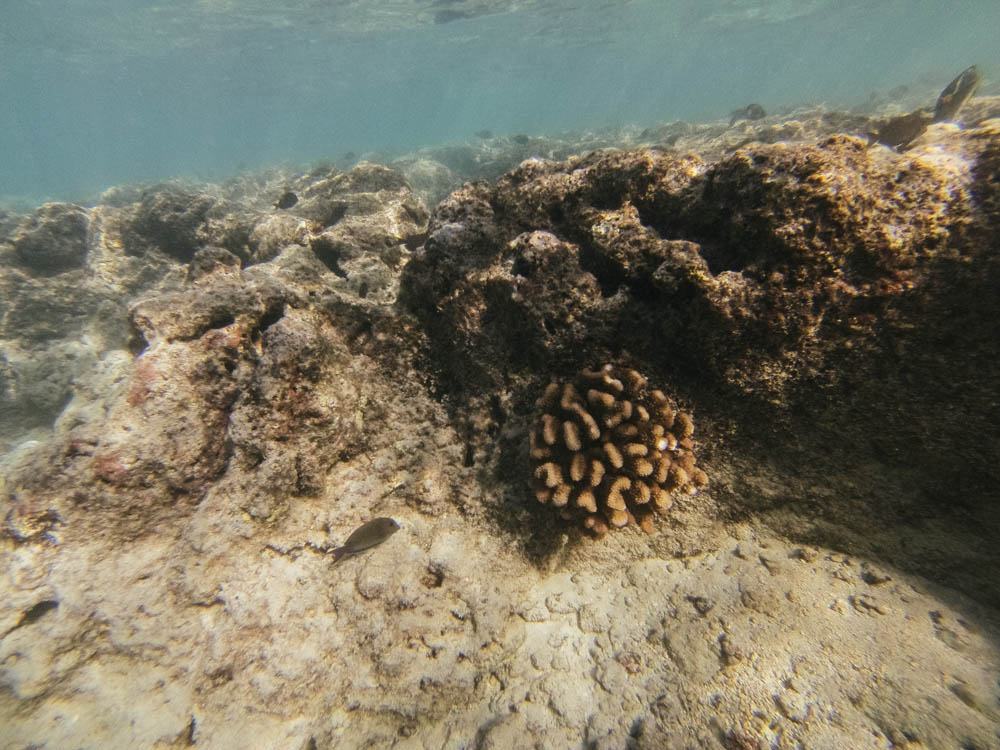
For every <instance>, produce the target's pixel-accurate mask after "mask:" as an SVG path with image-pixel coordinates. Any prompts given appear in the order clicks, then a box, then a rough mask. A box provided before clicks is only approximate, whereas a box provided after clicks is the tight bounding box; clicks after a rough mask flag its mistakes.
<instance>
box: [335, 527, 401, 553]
mask: <svg viewBox="0 0 1000 750" xmlns="http://www.w3.org/2000/svg"><path fill="white" fill-rule="evenodd" d="M397 531H399V524H398V523H396V522H395V521H394V520H393V519H391V518H373V519H372V520H371V521H369V522H368V523H365V524H362V525H361V526H359V527H358V528H357V529H355V530H354V531H353V532H352V533H351V535H350V536H349V537H347V541H346V542H344V544H343V546H342V547H337V548H335V549H332V550H330V554H331V555H333V561H334V562H339V561H340V559H341V558H343V557H350V556H351V555H356V554H357V553H358V552H361V551H362V550H366V549H368V548H369V547H374V546H375V545H376V544H381V543H382V542H384V541H385V540H386V539H388V538H389V537H391V536H392V535H393V534H395V533H396V532H397Z"/></svg>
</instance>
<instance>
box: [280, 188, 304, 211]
mask: <svg viewBox="0 0 1000 750" xmlns="http://www.w3.org/2000/svg"><path fill="white" fill-rule="evenodd" d="M298 202H299V196H297V195H296V194H295V193H293V192H292V191H291V190H286V191H285V192H283V193H282V194H281V197H280V198H278V200H277V201H275V204H274V207H275V208H291V207H292V206H294V205H295V204H296V203H298Z"/></svg>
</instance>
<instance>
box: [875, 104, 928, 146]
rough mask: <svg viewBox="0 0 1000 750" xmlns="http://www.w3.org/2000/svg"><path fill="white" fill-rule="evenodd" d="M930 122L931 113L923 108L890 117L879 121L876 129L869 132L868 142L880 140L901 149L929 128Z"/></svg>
mask: <svg viewBox="0 0 1000 750" xmlns="http://www.w3.org/2000/svg"><path fill="white" fill-rule="evenodd" d="M930 124H931V115H930V113H929V112H926V111H923V110H920V111H917V112H910V113H909V114H905V115H897V116H896V117H890V118H889V119H888V120H883V121H881V122H879V123H877V126H876V127H875V129H874V130H872V131H871V132H869V133H868V142H869V143H873V142H875V141H878V142H879V143H881V144H884V145H886V146H888V147H889V148H894V149H896V150H897V151H901V150H903V149H905V148H906V147H907V146H908V145H909V144H910V142H911V141H914V140H916V138H917V136H919V135H921V134H922V133H923V132H924V131H925V130H927V126H928V125H930Z"/></svg>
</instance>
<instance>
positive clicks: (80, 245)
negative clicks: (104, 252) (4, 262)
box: [12, 203, 90, 274]
mask: <svg viewBox="0 0 1000 750" xmlns="http://www.w3.org/2000/svg"><path fill="white" fill-rule="evenodd" d="M89 224H90V220H89V218H88V216H87V211H86V209H83V208H80V206H74V205H73V204H72V203H46V204H45V205H44V206H42V207H40V208H39V209H38V210H37V211H35V213H33V214H32V215H31V216H29V217H28V218H26V219H25V220H24V221H23V222H21V224H20V225H19V226H18V228H17V230H16V231H15V233H14V236H13V240H12V241H13V245H14V252H15V253H17V257H18V259H19V260H20V261H21V262H22V263H23V264H24V265H26V266H28V267H29V268H30V269H32V270H33V271H37V272H40V273H43V274H53V273H59V272H61V271H67V270H69V269H71V268H81V267H82V266H83V264H84V262H85V260H86V258H87V229H88V226H89Z"/></svg>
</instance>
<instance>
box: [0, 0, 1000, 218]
mask: <svg viewBox="0 0 1000 750" xmlns="http://www.w3.org/2000/svg"><path fill="white" fill-rule="evenodd" d="M998 37H1000V2H998V1H997V0H958V1H957V2H940V0H882V2H877V3H876V2H861V1H860V0H747V1H743V0H632V1H629V0H617V1H615V2H611V1H608V0H407V1H403V0H366V1H361V0H354V1H351V0H322V1H321V0H144V1H142V2H140V1H139V0H4V2H3V3H0V94H2V98H0V200H2V199H23V200H25V201H29V202H31V201H37V200H40V199H45V198H74V197H79V196H82V195H87V194H90V193H94V192H96V191H100V190H102V189H104V188H105V187H107V186H109V185H112V184H116V183H121V182H130V181H138V180H150V179H160V178H166V177H170V176H184V177H191V178H197V179H216V178H219V177H222V176H225V175H227V174H231V173H233V172H235V171H237V170H239V169H254V168H257V167H260V166H267V165H271V164H275V163H281V162H296V163H303V162H312V161H319V160H324V159H335V158H337V157H339V156H340V155H342V154H344V153H345V152H354V153H356V154H359V155H360V154H364V153H365V152H368V151H378V152H380V153H382V154H400V153H405V152H406V151H408V150H412V149H415V148H418V147H420V146H424V145H436V144H440V143H445V142H454V141H461V140H466V139H471V138H473V135H472V134H473V133H474V132H476V131H479V130H482V129H488V130H490V131H492V132H495V133H497V134H503V133H530V134H538V135H541V134H546V133H550V132H554V131H561V130H584V129H591V128H598V127H602V126H606V125H614V124H637V125H655V124H658V123H662V122H664V121H670V120H676V119H685V120H706V119H715V118H720V117H725V116H727V115H728V113H729V111H730V110H732V109H734V108H736V107H739V106H742V105H745V104H747V103H748V102H751V101H756V102H760V103H761V104H763V105H764V107H765V108H767V109H769V110H771V109H773V108H778V107H782V106H795V105H798V104H805V103H826V104H828V105H830V106H842V107H849V106H852V105H855V104H857V103H858V102H861V101H863V100H864V99H865V98H866V97H867V96H868V95H869V93H870V92H872V91H881V92H885V91H888V90H891V89H893V88H894V87H896V86H900V85H908V86H926V87H928V90H930V91H934V90H939V89H940V88H941V87H943V86H944V84H946V83H947V82H948V81H949V80H950V79H951V78H952V77H953V76H954V75H955V74H957V73H958V72H959V71H961V70H962V69H963V68H965V67H967V66H968V65H971V64H974V63H975V64H977V65H978V66H979V69H980V71H981V72H982V73H983V74H984V77H985V81H986V83H985V85H984V87H983V89H982V90H981V93H989V92H995V91H997V90H1000V89H998V87H997V86H996V80H997V79H998V77H1000V45H998V44H997V42H996V40H997V38H998ZM931 103H932V102H928V104H931Z"/></svg>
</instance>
